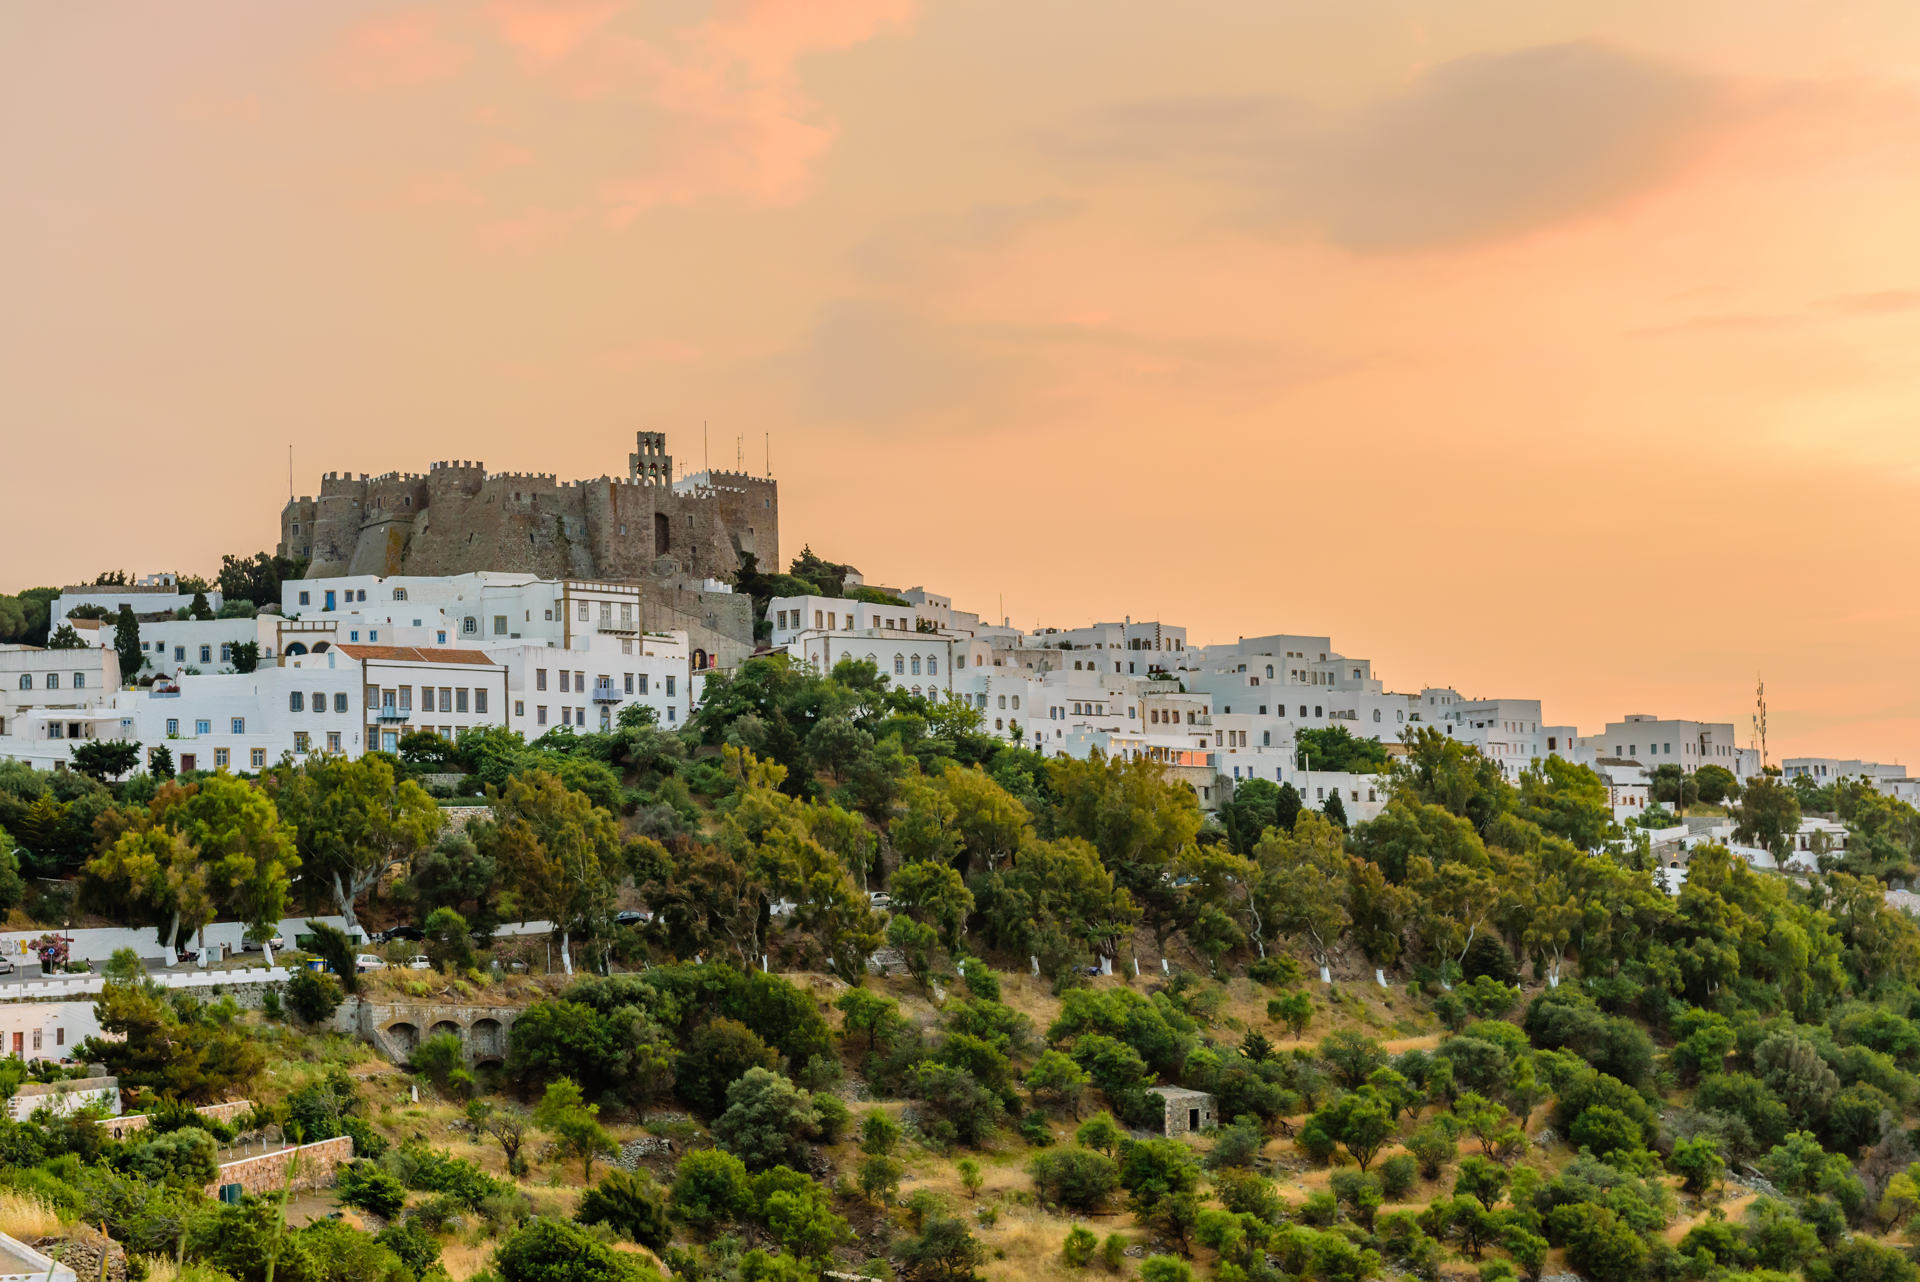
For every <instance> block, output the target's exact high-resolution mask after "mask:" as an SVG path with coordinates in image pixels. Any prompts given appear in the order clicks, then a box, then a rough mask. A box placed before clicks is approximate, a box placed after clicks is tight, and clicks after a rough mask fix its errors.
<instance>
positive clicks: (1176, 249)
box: [0, 0, 1920, 760]
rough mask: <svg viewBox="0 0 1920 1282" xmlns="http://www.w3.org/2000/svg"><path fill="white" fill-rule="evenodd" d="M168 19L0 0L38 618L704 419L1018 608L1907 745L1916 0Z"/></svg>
mask: <svg viewBox="0 0 1920 1282" xmlns="http://www.w3.org/2000/svg"><path fill="white" fill-rule="evenodd" d="M184 12H185V11H183V10H181V9H179V8H178V7H177V6H161V5H138V4H132V3H124V2H114V0H77V2H75V3H65V4H58V5H26V4H22V5H12V6H7V7H5V8H4V9H0V173H3V174H4V176H5V177H4V180H3V181H0V288H4V291H5V295H4V296H5V299H6V305H5V306H4V307H0V424H3V425H4V442H5V451H6V458H7V463H8V466H7V469H6V476H7V479H8V481H9V482H10V484H9V486H8V490H9V493H8V497H7V501H6V502H5V503H4V504H0V586H5V587H8V588H18V587H24V586H28V585H30V584H35V583H44V582H59V581H62V580H68V579H72V578H75V577H77V576H90V575H91V574H92V573H94V572H95V571H97V570H99V569H102V568H105V567H107V566H117V567H125V568H128V569H133V570H136V571H147V570H153V569H161V568H176V567H177V568H180V569H185V570H198V571H202V572H205V571H207V570H209V569H211V568H212V567H213V566H215V565H216V564H217V563H218V558H219V554H220V553H221V552H223V551H251V550H253V549H256V548H259V547H262V546H270V545H271V543H272V541H273V539H274V537H275V535H276V532H277V528H278V511H279V507H280V504H281V503H282V501H283V500H284V499H285V497H286V488H287V446H288V443H289V442H292V443H293V445H294V448H295V456H296V466H297V478H296V483H297V486H298V488H299V489H300V490H301V492H303V493H311V492H312V491H313V490H314V489H315V488H316V481H317V477H318V474H319V473H320V472H321V471H323V470H327V469H342V470H354V471H369V472H371V471H383V470H388V469H391V468H405V469H409V470H418V469H423V468H424V467H425V465H426V464H427V463H428V462H429V461H431V460H433V459H440V458H472V459H483V460H485V461H486V462H487V463H488V464H489V465H490V466H492V467H494V468H497V469H501V470H511V469H529V470H530V469H539V470H543V471H551V472H557V473H559V474H560V475H562V476H564V477H575V476H595V475H600V474H602V473H605V472H609V471H613V472H618V471H620V470H622V469H623V468H624V466H625V459H626V454H627V451H628V450H629V449H630V448H631V447H632V432H633V431H634V430H635V429H637V428H642V427H646V428H660V429H665V430H666V431H668V432H669V433H671V435H672V448H673V450H674V452H675V454H676V455H677V457H678V458H679V459H680V460H681V461H682V462H683V463H690V464H694V465H697V464H698V462H699V458H700V423H701V421H702V420H703V419H705V420H707V421H709V422H711V423H712V425H713V428H712V440H713V445H712V457H713V459H714V461H715V462H716V463H721V462H726V463H729V464H730V463H731V460H732V458H733V454H734V449H735V445H734V442H735V438H736V436H740V435H744V436H745V437H746V440H747V450H746V453H747V458H748V460H749V463H750V465H751V466H752V467H754V468H756V469H757V468H758V467H759V466H760V465H761V461H762V441H763V434H765V433H771V435H772V450H773V463H774V470H775V472H776V473H777V474H778V476H779V478H780V480H781V483H782V491H783V493H782V501H783V505H784V507H785V512H784V514H783V515H784V521H783V526H782V539H783V542H784V544H785V545H786V546H787V547H788V548H790V549H793V550H797V549H798V548H799V547H800V546H801V544H802V543H811V544H812V545H813V546H814V547H815V548H816V549H817V550H819V551H821V552H822V553H823V554H827V555H831V556H835V557H838V558H842V559H846V560H851V561H853V562H854V563H856V564H858V565H859V566H860V567H861V568H862V570H863V571H865V572H866V574H867V575H868V577H869V578H870V579H872V580H875V581H882V582H888V583H894V584H898V585H902V586H905V585H910V584H916V583H924V584H926V585H928V586H929V587H932V588H934V589H935V590H939V591H944V592H947V593H949V594H951V595H952V596H953V597H954V598H955V600H956V601H957V602H958V603H960V604H961V605H963V606H969V607H972V608H977V609H980V610H981V611H982V612H983V613H987V614H993V613H995V612H996V610H997V608H998V602H999V600H1000V598H1001V594H1002V593H1004V596H1005V603H1006V612H1007V613H1008V614H1010V615H1011V616H1012V617H1013V620H1014V622H1016V623H1017V624H1021V625H1025V626H1032V625H1033V624H1035V623H1038V622H1042V621H1045V622H1052V623H1063V624H1073V623H1080V622H1086V621H1089V620H1092V619H1095V618H1110V617H1118V616H1119V615H1121V614H1124V613H1132V614H1133V615H1135V616H1136V617H1139V616H1146V615H1153V614H1158V615H1160V616H1161V617H1164V618H1166V619H1169V620H1171V621H1175V622H1180V623H1184V624H1186V625H1187V626H1188V627H1189V628H1191V630H1192V634H1193V636H1194V638H1195V639H1196V640H1200V641H1204V640H1220V639H1231V638H1232V637H1234V636H1236V635H1238V634H1241V633H1246V634H1249V635H1251V634H1257V633H1262V632H1271V631H1279V630H1291V631H1298V632H1325V633H1330V634H1332V635H1333V637H1334V638H1335V643H1336V644H1337V645H1339V646H1340V647H1341V648H1342V649H1343V650H1344V651H1346V652H1347V653H1349V654H1355V655H1364V656H1369V657H1371V658H1373V659H1374V660H1375V665H1376V666H1375V671H1376V673H1378V674H1379V675H1381V676H1382V677H1384V678H1385V680H1386V681H1387V683H1388V685H1389V687H1390V688H1394V689H1412V688H1417V687H1418V686H1419V685H1420V684H1422V683H1450V684H1454V685H1457V686H1458V687H1459V688H1460V689H1461V690H1463V691H1464V692H1466V693H1468V694H1469V695H1487V696H1492V695H1507V696H1513V697H1533V696H1537V697H1540V698H1542V699H1544V700H1546V713H1547V715H1548V717H1550V718H1551V719H1553V720H1555V721H1562V722H1567V721H1570V722H1574V723H1575V724H1577V725H1579V726H1580V728H1581V729H1582V730H1583V731H1594V730H1598V729H1599V728H1600V725H1601V724H1602V723H1603V722H1604V721H1605V720H1607V719H1610V718H1617V717H1618V716H1620V715H1621V714H1623V713H1627V712H1641V711H1644V712H1655V713H1661V714H1664V715H1668V716H1694V717H1701V718H1719V719H1726V720H1737V721H1739V722H1741V724H1742V726H1743V727H1744V724H1745V719H1746V717H1747V714H1748V713H1749V712H1750V710H1751V702H1752V686H1753V680H1754V675H1755V673H1756V672H1757V671H1758V672H1764V673H1765V675H1766V678H1767V682H1768V690H1769V695H1770V703H1771V708H1772V726H1773V735H1772V745H1773V748H1774V755H1775V756H1776V757H1778V756H1780V755H1783V754H1785V753H1799V752H1807V753H1815V752H1818V753H1827V754H1837V755H1864V756H1867V757H1875V758H1881V759H1893V760H1906V759H1908V757H1907V755H1906V754H1908V753H1909V749H1910V747H1911V746H1912V745H1913V744H1914V743H1915V742H1916V739H1917V738H1920V671H1916V668H1915V664H1914V659H1915V656H1916V649H1917V648H1920V647H1916V644H1915V642H1916V639H1917V636H1916V634H1917V633H1920V625H1917V622H1916V620H1917V619H1920V606H1916V605H1915V604H1913V602H1912V601H1911V599H1910V594H1909V592H1908V591H1907V590H1905V589H1902V588H1901V587H1900V586H1899V585H1900V584H1901V583H1903V582H1907V581H1909V579H1910V571H1909V567H1908V564H1907V560H1908V556H1909V555H1910V545H1911V539H1912V537H1913V534H1914V528H1915V522H1916V518H1915V510H1916V508H1915V476H1916V465H1920V433H1916V432H1915V431H1914V430H1913V428H1912V427H1911V426H1910V422H1911V420H1912V418H1913V415H1914V412H1915V410H1916V408H1917V407H1920V361H1916V359H1915V357H1914V352H1915V350H1916V346H1917V343H1916V340H1920V237H1916V236H1915V235H1914V234H1913V230H1912V229H1913V227H1914V226H1915V225H1916V224H1917V223H1920V165H1916V161H1917V160H1920V131H1917V130H1916V128H1915V125H1916V123H1920V8H1916V7H1915V6H1914V5H1913V4H1912V2H1911V0H1886V2H1878V0H1855V2H1852V3H1849V4H1846V5H1844V6H1813V5H1808V4H1805V3H1803V2H1802V0H1737V2H1736V0H1725V2H1719V0H1696V2H1694V3H1689V4H1674V3H1672V0H1657V2H1647V3H1641V2H1639V0H1605V2H1604V3H1597V2H1596V3H1579V2H1578V0H1561V2H1559V3H1555V4H1551V5H1542V4H1539V3H1538V2H1537V0H1509V2H1505V3H1492V2H1489V3H1474V2H1470V0H1447V2H1446V3H1440V2H1438V0H1436V2H1433V3H1414V2H1411V0H1402V2H1397V3H1396V2H1392V0H1354V2H1352V3H1343V4H1335V5H1329V4H1324V3H1306V2H1304V0H1220V2H1219V3H1215V4H1211V5H1168V4H1164V3H1145V2H1144V0H1049V2H1048V3H1043V4H1035V3H1033V2H1032V0H1017V2H1016V0H970V2H969V3H964V4H961V3H943V4H928V3H916V0H807V2H805V3H802V2H800V0H721V2H720V3H715V4H703V3H695V2H693V0H678V2H675V3H641V2H639V0H580V2H569V3H560V4H542V3H534V2H532V0H497V2H496V3H491V4H476V3H420V4H376V3H364V2H362V3H349V2H344V0H334V2H331V3H327V4H300V5H294V4H266V5H263V4H259V3H257V0H206V2H205V3H201V4H197V5H195V6H193V7H192V10H191V21H187V20H185V18H184V17H183V14H184ZM1743 738H1744V729H1743Z"/></svg>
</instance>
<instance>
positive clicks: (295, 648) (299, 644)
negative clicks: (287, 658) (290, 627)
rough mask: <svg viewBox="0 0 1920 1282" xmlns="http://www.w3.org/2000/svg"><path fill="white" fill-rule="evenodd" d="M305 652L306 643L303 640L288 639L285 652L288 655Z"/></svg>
mask: <svg viewBox="0 0 1920 1282" xmlns="http://www.w3.org/2000/svg"><path fill="white" fill-rule="evenodd" d="M306 652H307V647H306V643H305V642H303V641H289V642H288V643H287V649H286V653H287V654H289V655H296V654H305V653H306Z"/></svg>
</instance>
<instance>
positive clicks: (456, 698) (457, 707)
mask: <svg viewBox="0 0 1920 1282" xmlns="http://www.w3.org/2000/svg"><path fill="white" fill-rule="evenodd" d="M453 710H454V711H455V712H465V711H466V710H467V688H466V687H465V686H461V687H460V688H459V689H458V690H455V691H454V692H453Z"/></svg>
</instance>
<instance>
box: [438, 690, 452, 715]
mask: <svg viewBox="0 0 1920 1282" xmlns="http://www.w3.org/2000/svg"><path fill="white" fill-rule="evenodd" d="M440 711H442V712H452V711H453V689H452V687H451V686H441V687H440Z"/></svg>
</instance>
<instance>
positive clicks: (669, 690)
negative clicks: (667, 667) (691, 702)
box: [667, 672, 673, 699]
mask: <svg viewBox="0 0 1920 1282" xmlns="http://www.w3.org/2000/svg"><path fill="white" fill-rule="evenodd" d="M667 698H669V699H671V698H673V674H672V673H671V672H669V673H668V674H667Z"/></svg>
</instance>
